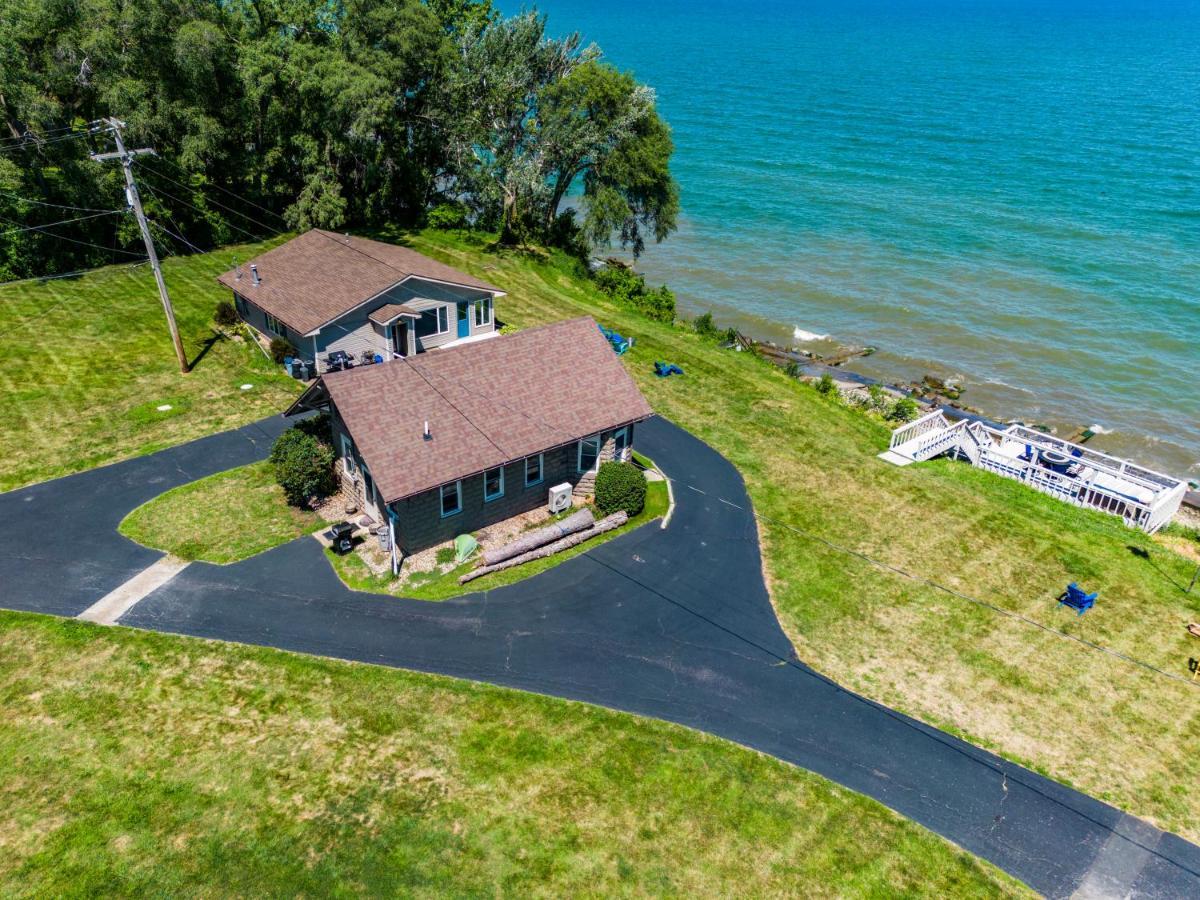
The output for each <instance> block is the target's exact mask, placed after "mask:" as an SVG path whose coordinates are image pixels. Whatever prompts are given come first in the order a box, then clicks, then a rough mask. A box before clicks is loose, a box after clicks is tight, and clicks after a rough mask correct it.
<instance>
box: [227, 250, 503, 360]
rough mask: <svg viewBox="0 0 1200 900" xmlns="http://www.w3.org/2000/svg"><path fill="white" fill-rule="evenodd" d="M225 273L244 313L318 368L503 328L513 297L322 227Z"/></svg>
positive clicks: (407, 253) (408, 253)
mask: <svg viewBox="0 0 1200 900" xmlns="http://www.w3.org/2000/svg"><path fill="white" fill-rule="evenodd" d="M217 280H218V281H219V282H220V283H221V284H223V285H224V286H225V287H227V288H229V289H230V290H231V291H232V292H233V301H234V306H235V307H236V308H237V311H238V315H239V316H241V318H242V320H243V321H245V322H246V323H247V324H248V325H250V326H251V327H252V328H254V329H255V330H256V331H258V332H259V333H260V334H262V335H263V336H264V337H265V338H267V339H271V338H277V337H278V338H283V339H284V340H286V341H287V342H288V343H289V344H291V345H292V347H293V348H295V352H294V354H293V355H294V356H296V357H297V358H299V359H303V360H305V361H307V362H308V363H309V364H310V366H311V367H312V369H313V371H314V372H316V373H318V374H319V373H322V372H325V371H326V370H327V369H328V368H329V367H330V359H331V357H334V358H335V359H336V358H337V354H338V353H339V351H340V352H341V353H344V354H346V356H347V357H348V358H349V359H350V361H351V362H352V363H353V364H355V365H360V364H374V363H377V362H389V361H391V360H394V359H404V358H407V357H409V356H415V355H417V354H419V353H424V352H426V351H428V350H433V349H437V348H445V347H451V346H457V345H459V344H462V343H467V342H471V341H480V340H485V339H487V338H490V337H494V336H495V335H496V334H497V331H496V320H495V300H496V298H497V297H502V296H504V291H502V290H500V288H498V287H495V286H493V285H490V284H488V283H487V282H485V281H481V280H480V279H478V278H475V277H474V276H472V275H468V274H467V273H465V272H460V271H458V270H457V269H455V268H453V267H451V266H448V265H445V264H444V263H440V262H438V261H436V260H433V259H430V258H429V257H427V256H424V255H422V254H420V253H417V252H416V251H415V250H412V249H410V248H408V247H400V246H397V245H395V244H387V243H384V242H382V241H373V240H369V239H367V238H361V237H353V236H350V235H344V234H336V233H334V232H331V231H323V230H321V229H313V230H312V231H308V232H306V233H304V234H302V235H300V236H299V237H296V238H293V239H292V240H290V241H288V242H287V243H285V244H281V245H280V246H278V247H276V248H274V249H272V250H269V251H267V252H266V253H264V254H262V255H261V256H258V257H255V258H254V259H252V260H250V261H249V262H247V263H246V264H245V265H239V266H236V267H235V268H233V269H231V270H229V271H228V272H225V273H224V274H222V275H221V276H219V278H218V279H217Z"/></svg>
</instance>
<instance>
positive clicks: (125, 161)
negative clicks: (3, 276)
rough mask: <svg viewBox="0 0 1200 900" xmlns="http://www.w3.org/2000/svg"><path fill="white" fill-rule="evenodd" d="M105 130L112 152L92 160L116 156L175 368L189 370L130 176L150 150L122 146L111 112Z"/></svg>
mask: <svg viewBox="0 0 1200 900" xmlns="http://www.w3.org/2000/svg"><path fill="white" fill-rule="evenodd" d="M108 126H109V128H108V130H109V132H110V133H111V134H112V138H113V142H114V143H115V144H116V147H117V149H116V152H115V153H94V154H92V159H93V160H94V161H95V162H108V161H110V160H116V161H118V162H120V164H121V174H122V175H124V176H125V199H126V201H127V202H128V203H129V206H130V208H131V209H132V210H133V214H134V216H135V217H136V218H137V224H138V230H139V231H140V232H141V233H142V242H143V243H144V244H145V245H146V256H147V257H149V259H150V268H151V269H153V270H154V282H155V284H157V285H158V297H159V299H160V300H161V301H162V307H163V313H164V314H165V316H166V319H167V328H168V330H170V332H171V343H172V344H174V345H175V356H176V358H177V359H178V360H179V371H180V372H182V373H183V374H184V375H186V374H187V373H188V372H189V371H190V370H191V365H190V364H189V363H188V358H187V354H186V353H185V352H184V349H183V338H182V337H180V335H179V326H178V325H177V324H176V322H175V308H174V307H173V306H171V295H170V294H169V293H168V291H167V282H166V281H165V280H164V279H163V273H162V266H160V265H159V264H158V254H157V253H155V251H154V238H153V237H152V236H151V234H150V226H149V225H148V224H147V222H146V214H145V212H144V211H143V210H142V198H141V195H140V194H139V193H138V189H137V181H136V180H135V179H134V177H133V161H134V160H135V159H136V158H137V157H139V156H145V155H147V154H152V153H154V150H153V149H149V148H142V149H139V150H126V149H125V139H124V137H123V136H122V135H121V131H122V129H123V128H124V127H125V123H124V122H122V121H120V120H119V119H117V118H116V117H115V116H110V117H109V118H108Z"/></svg>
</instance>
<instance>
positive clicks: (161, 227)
mask: <svg viewBox="0 0 1200 900" xmlns="http://www.w3.org/2000/svg"><path fill="white" fill-rule="evenodd" d="M146 221H147V222H149V223H150V224H151V225H153V226H154V227H155V228H157V229H159V230H160V231H165V232H166V233H167V234H169V235H170V236H171V237H173V238H175V240H177V241H181V242H183V243H184V244H187V246H189V247H191V248H192V250H194V251H196V252H197V253H204V252H205V251H204V250H201V249H200V248H199V247H197V246H196V245H195V244H193V243H192V242H191V241H189V240H188V239H187V238H185V237H182V236H181V235H178V234H176V233H175V232H173V231H172V230H171V229H170V228H168V227H167V226H166V225H163V224H162V223H161V222H156V221H154V220H153V219H147V220H146Z"/></svg>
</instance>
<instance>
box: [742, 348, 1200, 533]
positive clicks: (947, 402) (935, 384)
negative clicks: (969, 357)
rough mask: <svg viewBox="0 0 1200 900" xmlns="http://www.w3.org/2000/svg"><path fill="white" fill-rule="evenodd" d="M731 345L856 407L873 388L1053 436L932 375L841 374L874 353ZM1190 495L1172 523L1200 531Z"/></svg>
mask: <svg viewBox="0 0 1200 900" xmlns="http://www.w3.org/2000/svg"><path fill="white" fill-rule="evenodd" d="M730 337H731V339H730V340H728V341H726V346H728V347H730V348H732V349H735V350H738V351H740V352H750V353H756V354H757V355H758V356H761V357H762V358H764V359H766V360H768V361H769V362H771V363H773V364H775V365H777V366H779V367H780V368H782V369H784V370H787V371H790V373H791V374H793V375H794V377H796V378H799V379H801V380H804V381H817V380H819V379H821V378H822V377H823V376H825V375H828V376H829V377H830V378H831V379H832V380H833V383H834V385H835V387H836V388H837V390H838V392H839V393H840V394H841V395H842V396H843V397H844V398H846V399H847V400H850V401H851V402H854V401H856V400H858V401H860V402H862V401H865V398H866V397H867V396H868V392H869V390H870V389H871V387H872V386H873V385H877V386H878V387H880V388H882V389H883V390H884V391H885V392H887V394H889V395H890V396H891V397H893V398H895V399H900V398H904V397H908V398H911V399H912V400H914V401H915V402H916V403H917V404H918V405H919V407H920V408H921V411H922V414H923V413H924V412H925V411H928V410H933V409H940V410H942V411H943V412H944V413H945V414H946V416H947V417H948V418H951V419H964V418H966V419H975V420H978V421H981V422H983V423H985V424H987V425H990V426H992V427H995V428H1005V427H1007V426H1008V425H1012V424H1020V425H1025V426H1027V427H1029V428H1036V429H1038V430H1039V431H1045V432H1046V433H1047V434H1056V429H1054V428H1051V427H1050V426H1047V425H1044V424H1041V423H1037V422H1024V421H1022V422H1017V421H1015V420H1014V421H1004V420H1000V419H996V418H993V417H991V416H988V415H985V414H984V413H983V412H981V411H980V410H978V409H975V408H973V407H971V406H968V405H967V404H965V403H963V402H961V398H962V395H963V393H964V391H965V388H964V387H963V386H962V385H960V384H957V383H955V382H950V381H945V380H943V379H941V378H938V377H936V376H934V375H926V376H925V377H924V378H923V380H922V381H920V382H909V383H907V384H893V383H889V382H886V381H883V380H881V379H878V378H872V377H871V376H869V375H863V374H862V373H860V372H855V371H853V370H851V369H847V368H845V366H846V364H847V363H849V362H851V361H852V360H855V359H861V358H865V357H868V356H870V355H871V354H873V353H875V352H876V350H877V349H878V348H876V347H871V346H867V347H840V348H839V349H838V350H837V351H836V352H835V353H833V354H830V355H828V356H819V355H817V354H815V353H812V352H811V351H808V350H803V349H801V348H800V347H798V346H795V345H793V346H790V347H783V346H780V345H779V344H777V343H776V342H774V341H760V340H758V339H756V338H753V337H750V336H748V335H746V334H743V333H742V332H740V331H736V330H732V329H731V335H730ZM1094 436H1095V432H1094V431H1092V430H1091V429H1090V428H1087V427H1084V426H1078V427H1076V428H1074V429H1073V430H1072V432H1071V434H1070V435H1069V436H1068V437H1067V438H1066V440H1068V441H1071V442H1073V443H1076V444H1086V443H1087V442H1088V441H1089V440H1090V439H1091V438H1093V437H1094ZM1192 486H1193V490H1191V491H1189V492H1188V494H1187V495H1186V496H1185V498H1184V506H1183V507H1182V508H1181V509H1180V513H1179V515H1178V516H1177V519H1178V520H1179V521H1180V522H1182V523H1184V524H1186V525H1188V526H1190V527H1200V489H1197V488H1196V486H1195V483H1194V482H1193V483H1192Z"/></svg>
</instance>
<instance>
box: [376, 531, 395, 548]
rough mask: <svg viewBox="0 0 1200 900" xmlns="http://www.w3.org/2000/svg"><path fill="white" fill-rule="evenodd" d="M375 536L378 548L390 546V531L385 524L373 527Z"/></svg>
mask: <svg viewBox="0 0 1200 900" xmlns="http://www.w3.org/2000/svg"><path fill="white" fill-rule="evenodd" d="M375 537H377V538H379V549H380V550H388V549H390V548H391V545H392V542H391V533H390V532H389V530H388V527H387V526H386V525H380V526H379V527H378V528H376V529H375Z"/></svg>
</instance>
